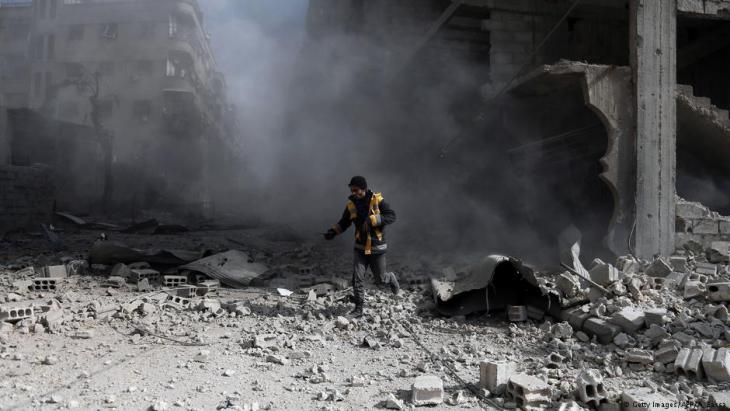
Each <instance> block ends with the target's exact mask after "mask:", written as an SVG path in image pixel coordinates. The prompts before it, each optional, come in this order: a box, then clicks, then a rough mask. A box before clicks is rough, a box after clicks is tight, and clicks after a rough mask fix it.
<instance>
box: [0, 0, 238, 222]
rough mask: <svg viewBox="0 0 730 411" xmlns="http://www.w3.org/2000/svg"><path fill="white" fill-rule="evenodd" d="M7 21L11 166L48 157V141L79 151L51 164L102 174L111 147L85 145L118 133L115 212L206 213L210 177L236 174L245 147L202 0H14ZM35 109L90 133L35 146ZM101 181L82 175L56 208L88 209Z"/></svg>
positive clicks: (2, 10)
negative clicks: (162, 210)
mask: <svg viewBox="0 0 730 411" xmlns="http://www.w3.org/2000/svg"><path fill="white" fill-rule="evenodd" d="M0 21H2V24H1V25H0V44H2V47H0V50H2V52H0V53H2V54H1V56H2V57H1V58H2V64H1V65H0V66H1V67H2V76H3V77H2V78H3V81H2V85H0V96H1V99H0V106H1V107H3V110H4V111H5V110H8V112H7V113H5V116H6V117H7V118H8V119H7V122H6V124H7V125H8V126H7V127H6V130H8V134H9V135H10V136H11V137H6V139H8V140H13V144H9V146H6V147H5V150H4V152H5V154H4V155H5V157H7V158H9V162H10V163H11V164H13V165H16V166H28V165H31V164H34V163H48V159H46V158H42V156H39V155H38V152H40V151H41V150H40V148H41V147H44V146H45V145H47V144H58V145H59V146H66V151H68V152H70V154H69V155H71V154H74V155H77V156H79V157H80V158H78V159H75V158H72V157H68V156H65V157H57V161H56V162H51V163H52V164H51V165H53V166H54V167H56V168H60V169H61V170H64V169H66V168H73V167H74V165H73V164H70V163H73V162H75V161H82V162H85V163H86V164H87V166H89V167H91V168H92V169H99V168H101V169H102V170H101V171H100V172H99V173H98V174H97V173H93V174H97V176H102V175H103V174H104V171H103V168H104V165H103V161H100V160H99V158H100V157H103V149H100V148H96V151H97V152H96V153H95V152H94V148H89V146H94V145H100V144H99V143H98V142H95V141H94V136H93V135H94V134H103V135H104V136H105V137H104V139H108V140H109V141H111V148H110V149H109V151H110V152H111V156H112V160H111V162H112V164H113V169H114V170H113V178H112V179H111V182H112V184H113V185H114V191H115V192H114V193H113V201H114V203H115V204H116V206H117V209H119V208H120V207H122V206H124V207H129V206H135V207H150V206H152V207H173V208H176V207H179V208H180V209H181V210H182V209H186V208H189V209H191V210H193V209H197V211H196V212H202V211H203V210H208V211H209V209H210V208H211V207H212V201H213V197H214V196H215V195H216V194H217V193H216V192H215V188H214V187H213V186H214V184H213V183H214V182H216V181H220V180H221V179H223V178H224V177H225V176H226V175H228V174H230V173H229V171H230V170H231V168H232V167H235V165H236V162H237V161H239V160H240V157H241V155H242V151H241V147H240V143H239V141H238V134H237V133H238V129H237V124H236V120H235V117H234V116H233V114H232V113H233V110H234V108H233V107H232V106H231V105H230V104H229V103H228V100H227V96H226V87H227V86H226V83H225V79H224V77H223V75H222V74H221V73H220V72H219V71H218V70H217V66H216V62H215V58H214V56H213V54H212V52H211V49H210V44H209V39H208V35H207V32H206V29H205V26H204V21H203V14H202V12H201V11H200V8H199V6H198V4H197V2H196V1H182V0H181V1H160V2H154V4H151V3H149V2H141V1H116V2H108V1H71V0H48V1H46V0H42V1H6V2H3V3H2V4H1V5H0ZM92 96H93V100H92ZM27 110H31V111H34V112H36V113H38V114H39V115H42V116H43V117H44V118H45V119H46V120H47V121H52V122H53V121H55V122H63V123H67V124H75V125H79V129H83V127H84V126H85V127H87V128H89V129H91V131H92V132H87V133H85V134H86V135H87V136H86V138H82V137H80V135H81V134H84V133H72V136H71V137H69V138H66V139H63V140H64V141H63V142H58V141H54V140H60V139H62V138H61V137H57V138H52V139H51V140H50V141H44V140H42V139H41V140H39V141H35V142H31V141H29V139H28V138H27V137H25V136H26V135H38V134H42V132H35V130H32V128H33V127H39V128H42V127H40V126H38V122H37V121H31V122H28V121H25V120H26V119H27V118H28V114H27ZM28 128H31V130H29V129H28ZM94 130H97V131H99V132H100V133H95V132H94ZM102 130H103V131H102ZM13 135H15V136H16V137H15V138H13V137H12V136H13ZM21 140H22V141H21ZM36 140H38V139H36ZM71 140H73V141H71ZM97 140H99V138H98V136H97ZM79 141H82V142H79ZM72 144H75V145H76V146H80V148H79V149H72V148H69V146H70V145H72ZM99 150H101V152H99ZM68 174H71V173H68ZM82 175H83V174H82ZM105 184H106V182H105V181H104V178H97V180H96V181H83V182H79V183H78V184H76V186H78V187H77V188H78V190H75V192H73V193H72V194H70V195H67V196H65V197H64V198H65V199H70V198H71V197H74V198H76V200H75V201H64V202H62V204H59V207H61V208H68V209H76V210H77V211H83V210H86V211H89V210H90V209H92V208H94V206H95V205H96V204H95V203H97V202H98V199H99V195H100V194H99V193H100V192H101V191H103V190H104V185H105ZM66 185H68V184H66ZM181 187H184V188H183V189H181ZM64 188H65V187H64ZM81 191H84V192H81Z"/></svg>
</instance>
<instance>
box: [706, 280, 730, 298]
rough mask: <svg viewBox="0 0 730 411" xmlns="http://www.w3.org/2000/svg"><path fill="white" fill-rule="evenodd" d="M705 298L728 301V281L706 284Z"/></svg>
mask: <svg viewBox="0 0 730 411" xmlns="http://www.w3.org/2000/svg"><path fill="white" fill-rule="evenodd" d="M707 298H708V299H709V300H712V301H730V282H727V283H712V284H707Z"/></svg>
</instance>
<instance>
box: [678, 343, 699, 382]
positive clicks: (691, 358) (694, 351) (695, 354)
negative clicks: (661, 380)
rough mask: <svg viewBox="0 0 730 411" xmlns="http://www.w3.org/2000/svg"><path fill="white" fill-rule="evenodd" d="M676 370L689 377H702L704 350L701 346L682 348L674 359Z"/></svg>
mask: <svg viewBox="0 0 730 411" xmlns="http://www.w3.org/2000/svg"><path fill="white" fill-rule="evenodd" d="M674 371H675V372H676V373H677V374H678V375H684V376H686V377H687V378H692V379H694V378H696V379H702V377H703V376H704V372H703V370H702V350H701V349H699V348H682V349H681V350H680V351H679V353H678V354H677V359H676V360H674Z"/></svg>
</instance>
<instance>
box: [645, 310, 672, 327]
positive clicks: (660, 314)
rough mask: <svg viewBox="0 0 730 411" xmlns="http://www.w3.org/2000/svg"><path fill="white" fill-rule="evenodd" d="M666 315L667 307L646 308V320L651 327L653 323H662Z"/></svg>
mask: <svg viewBox="0 0 730 411" xmlns="http://www.w3.org/2000/svg"><path fill="white" fill-rule="evenodd" d="M666 315H667V309H666V308H648V309H646V310H644V322H645V323H646V326H647V327H651V326H652V325H653V324H656V325H662V324H664V318H665V317H666Z"/></svg>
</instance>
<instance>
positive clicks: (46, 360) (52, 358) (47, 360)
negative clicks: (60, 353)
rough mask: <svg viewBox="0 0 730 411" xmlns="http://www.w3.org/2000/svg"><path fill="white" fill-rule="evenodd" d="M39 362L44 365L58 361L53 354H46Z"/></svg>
mask: <svg viewBox="0 0 730 411" xmlns="http://www.w3.org/2000/svg"><path fill="white" fill-rule="evenodd" d="M41 362H42V363H43V364H45V365H53V364H56V363H58V357H56V356H53V355H46V356H45V357H44V358H43V360H42V361H41Z"/></svg>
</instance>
